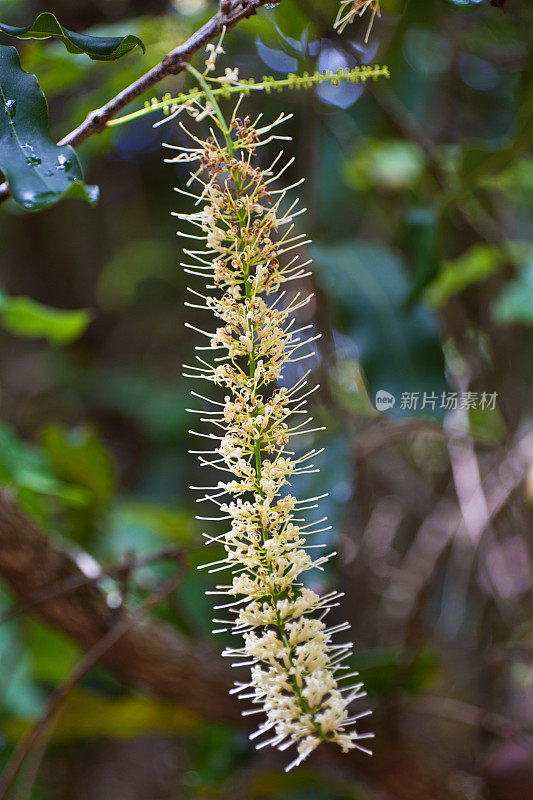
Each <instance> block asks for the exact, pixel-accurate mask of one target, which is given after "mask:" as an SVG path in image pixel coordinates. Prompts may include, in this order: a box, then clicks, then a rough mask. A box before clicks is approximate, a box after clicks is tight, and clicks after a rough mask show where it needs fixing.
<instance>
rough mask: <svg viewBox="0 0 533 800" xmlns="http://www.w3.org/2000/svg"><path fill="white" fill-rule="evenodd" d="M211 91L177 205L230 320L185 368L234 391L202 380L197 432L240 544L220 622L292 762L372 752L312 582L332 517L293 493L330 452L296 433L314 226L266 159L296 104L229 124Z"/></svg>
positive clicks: (229, 549) (266, 726) (261, 736)
mask: <svg viewBox="0 0 533 800" xmlns="http://www.w3.org/2000/svg"><path fill="white" fill-rule="evenodd" d="M191 71H192V68H191ZM203 85H204V87H205V86H206V85H207V84H206V82H205V80H204V81H203ZM207 95H208V101H207V102H206V104H205V106H204V107H203V111H201V112H199V113H202V114H203V115H204V116H205V112H206V111H207V116H208V117H209V119H210V121H211V122H212V124H213V128H212V129H211V134H210V135H209V137H208V138H206V139H205V140H202V139H200V138H197V137H196V136H194V135H192V134H190V135H191V138H192V141H191V147H189V148H183V147H180V148H175V149H177V150H179V151H180V152H179V154H178V155H177V156H176V157H175V158H174V159H171V160H172V161H178V162H190V163H191V164H193V165H194V171H193V172H192V173H191V180H190V181H189V185H191V186H195V187H197V189H198V194H197V195H194V197H195V199H196V210H195V211H194V212H193V213H190V214H182V213H178V214H177V215H176V216H178V217H179V218H180V219H181V220H183V222H185V223H187V224H188V225H192V226H193V227H194V229H195V230H194V231H189V230H186V231H182V232H181V235H183V236H188V237H191V238H192V239H193V240H194V242H195V245H194V249H191V250H185V253H186V254H187V256H188V263H187V264H184V265H183V266H184V268H185V270H186V272H188V273H189V274H190V275H194V276H196V277H198V278H200V282H199V286H198V288H191V289H190V290H189V291H190V292H191V294H192V297H193V298H194V302H191V303H190V304H189V305H192V306H194V307H195V308H201V309H205V310H206V311H208V312H209V313H210V314H211V315H214V317H215V318H216V320H218V326H217V327H215V328H214V329H213V330H211V329H210V326H209V325H207V326H206V329H205V330H201V329H199V328H196V327H194V328H193V330H195V331H197V333H198V334H199V335H202V336H203V337H204V340H205V341H204V342H203V343H202V345H200V346H199V347H198V348H197V350H199V351H200V352H199V354H198V355H197V356H196V359H197V364H196V365H194V366H188V367H186V373H185V374H186V375H187V377H192V378H195V379H197V380H203V381H207V382H212V383H215V384H217V385H218V386H220V387H223V389H224V393H225V394H224V402H219V401H215V400H211V399H209V398H208V397H207V396H205V395H204V394H203V393H202V394H200V393H197V392H193V394H194V395H195V396H196V397H199V398H200V399H201V400H202V401H204V402H205V403H206V404H207V406H208V408H209V410H206V411H204V410H202V409H198V410H195V411H194V413H197V414H199V415H200V419H201V420H202V422H204V423H207V424H208V425H209V429H208V432H206V430H205V429H204V430H201V431H199V432H197V433H196V435H197V436H199V437H202V439H203V441H204V442H206V445H210V446H211V448H212V449H206V448H203V449H201V450H198V451H194V452H196V453H197V455H198V457H199V459H200V462H201V464H202V465H204V466H208V467H209V468H210V469H211V471H212V472H213V473H214V474H220V480H218V481H216V480H215V481H214V484H213V485H212V486H209V487H201V491H202V493H203V494H202V495H201V496H200V498H199V500H200V501H211V502H212V503H214V504H215V505H216V506H217V508H218V516H217V518H218V519H219V520H220V521H221V522H222V523H223V526H224V527H225V530H224V531H223V532H221V533H220V535H217V536H209V535H207V534H204V535H205V536H206V538H207V541H208V543H216V544H219V545H220V544H222V545H223V547H224V549H225V558H224V559H222V560H221V561H219V562H214V563H212V564H209V565H207V566H208V567H209V568H210V570H211V571H212V572H217V571H219V570H220V571H221V572H224V571H225V572H226V574H229V575H230V577H232V580H231V582H230V583H226V584H223V585H219V586H217V587H216V589H215V591H214V592H212V593H213V594H215V595H220V596H221V597H223V598H224V599H223V600H222V602H221V604H220V605H217V606H216V607H215V608H216V611H217V618H216V619H215V623H216V625H217V631H231V632H232V633H234V634H237V635H239V638H241V642H242V645H240V644H238V643H236V646H235V647H232V648H228V649H226V650H225V652H224V655H226V656H228V657H229V658H230V659H231V660H232V662H233V663H234V664H236V665H239V666H240V665H243V664H244V665H248V666H249V667H250V668H251V675H250V680H249V681H248V682H246V683H238V684H236V687H235V689H234V690H233V691H234V692H235V693H236V694H238V696H239V697H240V698H242V699H245V700H247V701H248V702H249V703H250V704H251V706H252V708H251V709H249V710H245V711H244V712H243V713H244V714H263V713H264V714H265V715H266V719H263V720H262V721H261V722H260V724H259V727H258V729H257V730H256V732H255V733H253V734H252V738H254V739H257V740H258V742H259V743H258V744H257V746H258V747H263V746H265V745H268V744H271V745H275V746H277V747H278V748H279V749H280V750H285V749H286V748H289V747H290V746H291V745H293V744H294V745H295V746H296V749H297V756H296V758H295V759H294V760H293V761H292V762H291V763H290V764H289V766H288V769H290V768H291V767H292V766H295V765H296V764H298V763H300V762H301V761H302V760H303V759H304V758H305V757H306V756H307V755H308V754H309V753H310V752H311V751H312V750H313V749H314V748H315V747H317V745H319V744H320V743H321V742H322V741H329V742H335V743H337V744H338V745H340V747H341V748H342V749H343V750H344V751H347V750H349V749H351V748H354V747H357V748H359V749H361V750H364V751H365V752H369V751H368V750H366V748H365V747H363V746H362V744H361V740H363V739H365V738H367V737H369V736H371V734H368V733H364V734H363V733H359V732H357V730H356V728H355V723H356V721H357V719H358V718H359V717H362V716H364V715H365V714H367V713H369V712H367V711H365V712H362V713H358V714H356V715H355V716H354V715H351V714H350V711H349V710H348V707H349V705H350V704H351V702H352V701H353V700H355V699H356V698H358V697H361V696H362V695H363V694H364V692H363V691H362V684H361V683H359V682H358V681H357V679H356V675H357V673H351V674H350V672H349V667H348V666H347V665H346V664H345V662H346V660H347V659H348V658H349V657H350V655H351V644H350V643H338V642H337V641H336V634H338V633H340V632H341V631H344V630H346V629H347V628H348V625H347V623H344V624H341V625H336V626H332V627H328V623H327V615H328V611H329V609H330V608H331V607H332V605H334V604H337V600H338V598H339V597H340V594H338V593H337V592H330V593H329V594H326V595H322V596H320V595H319V594H317V593H316V592H315V591H312V590H311V589H309V588H307V587H306V586H305V585H304V584H303V583H302V577H303V575H304V573H306V572H308V571H309V570H312V569H316V568H321V567H322V565H323V564H324V563H325V562H326V561H327V560H328V558H329V557H330V556H327V555H320V552H321V551H320V549H319V548H320V547H321V546H322V545H313V544H312V543H311V544H310V543H309V541H311V542H312V535H313V534H314V533H318V532H320V531H321V530H324V529H325V528H324V527H323V523H324V520H321V521H319V522H312V523H310V522H306V521H305V518H304V516H303V514H304V512H305V511H306V509H309V508H312V507H315V505H314V504H315V501H316V500H317V499H319V498H310V499H307V500H299V499H297V498H296V497H294V496H293V495H292V494H291V493H290V486H291V480H292V478H293V476H295V475H298V474H303V473H306V472H309V471H311V470H313V471H315V470H314V467H313V465H312V463H311V462H312V459H313V458H314V456H315V455H316V453H317V451H316V450H311V451H310V452H308V453H306V454H304V455H301V456H298V457H297V456H296V455H295V454H294V452H293V450H291V439H292V438H293V437H296V436H298V435H300V434H302V433H309V432H311V430H312V429H310V423H311V418H310V417H309V416H308V414H307V411H306V410H305V406H306V402H307V399H306V398H307V395H308V394H310V391H309V389H308V387H307V380H306V377H307V376H304V377H302V378H301V379H300V380H298V382H297V383H296V384H295V385H294V386H292V387H291V388H284V387H280V386H279V379H280V377H281V376H282V372H283V368H284V366H285V365H286V364H289V363H294V362H295V361H298V360H300V359H302V358H306V357H308V355H309V353H305V351H304V350H303V348H304V347H305V345H307V344H308V342H309V341H312V340H308V339H306V338H305V331H306V327H303V328H298V326H297V323H296V320H295V317H294V313H295V312H296V311H298V309H300V308H302V307H303V306H304V305H306V304H307V303H308V302H309V300H310V297H305V296H302V295H301V294H300V293H298V292H297V293H296V294H292V295H291V294H289V291H288V290H289V289H290V282H291V281H295V280H298V279H299V278H302V277H303V276H304V275H305V274H306V264H303V263H300V261H299V257H298V255H296V254H295V251H296V249H297V248H298V247H299V246H300V245H301V244H302V239H304V238H305V237H304V235H303V234H297V233H296V232H295V227H294V222H293V220H294V218H295V217H296V215H297V213H301V212H297V211H296V204H293V205H292V206H291V205H289V203H288V202H287V191H288V190H287V189H280V188H276V187H278V185H279V178H280V176H281V175H282V174H283V172H284V171H285V169H286V168H287V166H288V164H285V165H284V166H281V168H280V164H281V160H282V153H279V155H278V156H277V157H276V158H275V159H274V160H273V163H271V164H270V165H269V166H267V167H266V168H262V167H259V166H257V163H256V153H257V150H258V148H261V147H263V146H264V145H266V144H267V143H269V142H271V141H273V140H275V139H281V138H287V137H280V136H277V134H276V133H274V130H275V129H276V128H277V126H278V125H280V124H281V123H282V122H283V121H284V120H285V119H287V117H286V116H283V115H282V116H280V117H279V118H278V119H277V120H276V121H275V123H273V124H272V125H268V126H265V127H261V126H260V125H259V122H258V121H257V122H256V123H254V124H252V123H251V122H250V120H249V119H244V120H242V119H239V118H238V117H237V116H236V111H235V112H234V113H233V116H232V118H231V121H230V122H229V124H226V122H225V121H224V118H223V117H222V114H221V112H220V110H219V108H218V106H217V104H216V101H215V99H214V98H213V97H211V98H210V99H209V90H207ZM288 188H293V187H288ZM177 191H179V192H181V193H182V194H185V195H188V196H191V195H192V192H190V191H184V190H181V189H178V190H177ZM287 285H288V286H287ZM289 298H290V299H289ZM189 327H191V328H192V327H193V326H192V325H191V326H189ZM307 327H310V326H307ZM193 488H199V487H193ZM326 530H327V528H326ZM317 554H318V555H317Z"/></svg>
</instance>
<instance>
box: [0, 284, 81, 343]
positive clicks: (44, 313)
mask: <svg viewBox="0 0 533 800" xmlns="http://www.w3.org/2000/svg"><path fill="white" fill-rule="evenodd" d="M90 321H91V314H90V312H89V311H87V310H85V309H81V310H79V311H63V310H62V309H58V308H50V307H49V306H44V305H41V303H36V302H35V301H34V300H31V299H30V298H29V297H8V296H6V295H4V294H2V293H1V292H0V322H1V324H2V327H3V328H5V329H6V331H9V333H12V334H13V335H15V336H24V337H26V338H40V337H44V338H45V339H48V341H49V342H50V344H54V345H66V344H69V343H70V342H73V341H74V340H75V339H78V338H79V337H80V336H81V335H82V333H83V332H84V331H85V329H86V328H87V325H88V324H89V322H90Z"/></svg>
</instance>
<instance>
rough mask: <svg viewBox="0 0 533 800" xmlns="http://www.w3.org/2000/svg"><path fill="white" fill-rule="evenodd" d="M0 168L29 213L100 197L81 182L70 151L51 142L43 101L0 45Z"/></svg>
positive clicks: (9, 50) (30, 79) (38, 89)
mask: <svg viewBox="0 0 533 800" xmlns="http://www.w3.org/2000/svg"><path fill="white" fill-rule="evenodd" d="M0 169H1V170H2V171H3V173H4V175H5V178H6V180H7V182H8V184H9V189H10V191H11V194H12V195H13V198H14V199H15V201H16V202H17V203H19V205H21V206H23V207H24V208H26V209H28V210H29V211H38V210H40V209H43V208H47V207H48V206H51V205H53V204H54V203H57V201H58V200H61V199H62V198H64V197H77V198H79V199H80V200H88V201H89V202H90V203H95V202H96V200H97V199H98V189H97V187H95V186H86V185H85V184H84V182H83V173H82V169H81V164H80V162H79V159H78V156H77V155H76V153H75V152H74V150H73V149H72V147H70V146H69V145H57V144H55V143H54V142H53V141H52V140H51V138H50V129H49V126H48V108H47V105H46V100H45V97H44V95H43V93H42V91H41V87H40V86H39V83H38V82H37V78H36V77H35V75H30V74H29V73H27V72H24V70H23V69H22V68H21V66H20V61H19V56H18V53H17V51H16V50H15V48H14V47H0Z"/></svg>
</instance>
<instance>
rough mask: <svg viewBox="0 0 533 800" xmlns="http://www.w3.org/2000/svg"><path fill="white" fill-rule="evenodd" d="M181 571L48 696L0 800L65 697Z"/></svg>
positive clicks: (1, 786) (1, 780)
mask: <svg viewBox="0 0 533 800" xmlns="http://www.w3.org/2000/svg"><path fill="white" fill-rule="evenodd" d="M181 574H182V571H181V570H179V571H178V573H177V574H176V575H174V576H173V577H172V578H171V579H170V580H168V581H167V582H166V583H165V584H164V585H163V586H162V588H161V589H159V590H158V591H157V592H154V594H152V595H151V596H150V597H149V598H148V599H147V600H146V601H145V603H143V605H142V607H141V608H140V609H139V610H138V611H136V612H135V613H133V614H129V615H127V616H125V617H123V618H122V619H121V620H119V621H118V622H117V623H116V624H115V625H113V627H112V628H111V629H110V630H109V631H108V632H107V633H106V634H105V636H103V637H102V638H101V639H100V640H99V641H98V642H97V643H96V644H95V645H94V647H92V648H91V649H90V650H89V651H88V652H87V653H85V655H84V656H83V658H82V659H81V660H80V661H79V663H78V664H77V665H76V667H75V668H74V670H73V671H72V673H71V674H70V676H69V677H68V678H67V680H66V681H65V683H64V684H63V685H62V686H60V687H59V688H58V689H56V691H55V692H54V693H53V694H52V696H51V697H50V700H49V701H48V705H47V707H46V709H45V711H44V713H43V714H42V715H41V716H40V717H39V719H38V720H37V722H36V723H35V724H34V725H33V726H32V728H31V729H30V731H29V732H28V733H27V735H26V736H25V737H24V738H23V739H22V741H21V742H20V743H19V745H18V746H17V748H16V749H15V752H14V753H13V755H12V756H11V758H10V760H9V762H8V764H7V767H6V768H5V770H4V772H3V774H2V777H0V800H6V797H7V793H8V792H9V789H10V788H11V786H12V784H13V782H14V780H15V779H16V777H17V775H18V772H19V770H20V768H21V766H22V765H23V763H24V761H25V759H26V757H27V756H28V755H29V754H30V753H31V751H32V749H33V748H34V747H35V746H37V744H38V742H39V739H40V738H41V736H42V735H43V734H44V733H46V731H47V730H48V729H49V728H50V727H51V726H52V725H53V724H54V722H55V721H56V720H57V718H58V716H59V714H60V713H61V711H62V709H63V705H64V703H65V701H66V699H67V697H68V696H69V694H70V693H71V692H72V691H73V689H75V688H76V686H77V685H78V684H79V683H80V681H81V680H83V678H84V677H85V676H86V675H87V674H88V673H89V672H90V671H91V669H92V668H93V667H94V666H96V664H98V662H99V661H100V659H101V658H102V656H103V655H104V654H105V653H106V652H107V651H108V650H109V649H110V648H111V647H113V645H114V644H116V643H117V642H118V640H119V639H120V638H121V637H122V636H124V634H125V633H127V632H128V631H129V630H130V629H131V628H133V627H134V626H135V625H138V624H139V623H140V622H141V621H142V620H143V619H144V618H145V617H146V616H147V615H148V614H149V612H150V611H151V610H152V609H153V608H155V607H156V606H157V605H159V604H160V603H161V602H162V601H163V600H164V599H165V598H167V597H168V596H169V595H170V594H172V592H173V591H174V590H175V589H176V587H177V586H178V583H179V581H180V579H181Z"/></svg>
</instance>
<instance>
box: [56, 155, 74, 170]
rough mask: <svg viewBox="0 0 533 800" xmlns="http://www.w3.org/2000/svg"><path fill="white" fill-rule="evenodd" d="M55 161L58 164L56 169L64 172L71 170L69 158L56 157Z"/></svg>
mask: <svg viewBox="0 0 533 800" xmlns="http://www.w3.org/2000/svg"><path fill="white" fill-rule="evenodd" d="M57 161H58V163H59V166H58V168H57V169H61V170H65V172H68V170H69V169H72V161H71V160H70V158H67V157H66V156H63V155H61V156H58V157H57Z"/></svg>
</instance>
